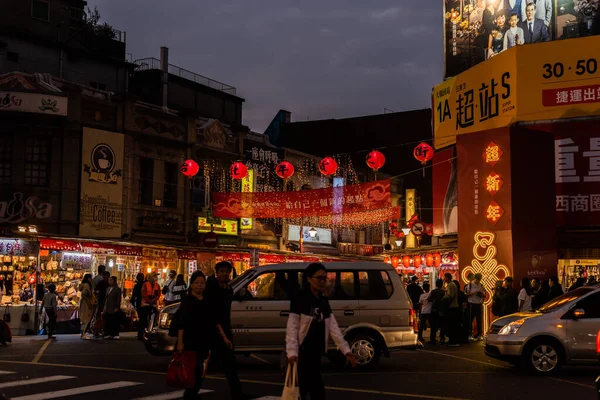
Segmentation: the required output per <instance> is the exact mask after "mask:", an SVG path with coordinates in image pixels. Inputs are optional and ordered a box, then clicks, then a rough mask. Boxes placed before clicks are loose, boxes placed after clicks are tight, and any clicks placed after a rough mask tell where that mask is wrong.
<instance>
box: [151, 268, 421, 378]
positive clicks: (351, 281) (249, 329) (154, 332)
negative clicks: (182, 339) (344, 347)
mask: <svg viewBox="0 0 600 400" xmlns="http://www.w3.org/2000/svg"><path fill="white" fill-rule="evenodd" d="M307 266H308V264H307V263H288V264H272V265H265V266H262V267H257V268H253V269H250V270H248V271H246V272H244V273H243V274H242V275H240V276H238V277H237V278H236V279H234V280H233V281H232V282H231V283H230V285H231V287H232V288H233V292H234V301H233V304H232V306H231V322H232V328H233V334H234V342H235V343H234V345H235V349H236V352H239V353H245V354H250V353H282V352H283V351H284V350H285V331H286V324H287V319H288V318H287V317H288V315H289V308H290V298H291V297H292V296H293V295H294V294H295V293H296V292H297V291H298V290H300V288H301V284H302V274H303V271H304V270H305V269H306V267H307ZM325 266H326V268H327V278H328V284H329V285H328V289H329V301H330V304H331V308H332V310H333V312H334V314H335V317H336V319H337V321H338V324H339V325H340V328H341V329H342V332H343V333H344V336H345V338H346V340H347V341H348V342H349V344H350V347H351V348H352V351H353V352H354V354H355V355H356V356H357V359H358V362H359V365H361V366H363V367H364V366H371V365H374V364H376V363H377V361H378V360H379V358H380V356H381V355H382V354H383V355H385V356H386V357H389V356H390V353H391V352H393V351H396V350H399V349H415V348H416V347H417V329H416V317H415V314H414V311H413V310H412V304H411V301H410V298H409V297H408V293H407V292H406V289H405V287H404V285H403V284H402V282H401V280H400V278H399V276H398V274H397V273H396V271H395V270H394V268H393V267H392V266H390V265H389V264H385V263H379V262H334V263H326V264H325ZM178 307H179V306H178V305H176V304H175V305H172V306H169V307H166V308H165V309H163V311H162V312H161V313H160V314H159V315H158V318H157V323H156V324H152V326H150V328H149V329H148V332H147V333H146V336H145V339H144V342H145V344H146V348H147V349H148V351H149V352H150V353H152V354H155V355H160V354H170V353H172V352H173V351H174V349H175V341H176V339H175V338H173V337H169V335H168V329H169V326H170V323H171V318H172V317H173V315H174V313H175V311H176V310H177V308H178ZM334 353H335V352H332V357H335V356H334V355H333V354H334Z"/></svg>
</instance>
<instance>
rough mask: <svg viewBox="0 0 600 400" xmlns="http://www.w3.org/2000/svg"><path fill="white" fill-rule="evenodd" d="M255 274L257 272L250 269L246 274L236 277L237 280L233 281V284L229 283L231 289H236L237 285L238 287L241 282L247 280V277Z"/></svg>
mask: <svg viewBox="0 0 600 400" xmlns="http://www.w3.org/2000/svg"><path fill="white" fill-rule="evenodd" d="M254 272H256V271H254V270H253V269H248V270H246V271H245V272H244V273H242V274H241V275H238V276H236V277H235V279H233V280H232V281H231V282H229V287H231V288H234V287H236V285H237V284H238V283H239V282H241V281H243V280H244V279H246V277H247V276H248V275H251V274H254Z"/></svg>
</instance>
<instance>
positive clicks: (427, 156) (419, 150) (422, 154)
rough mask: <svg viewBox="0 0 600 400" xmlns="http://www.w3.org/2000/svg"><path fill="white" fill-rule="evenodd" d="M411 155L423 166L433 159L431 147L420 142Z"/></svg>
mask: <svg viewBox="0 0 600 400" xmlns="http://www.w3.org/2000/svg"><path fill="white" fill-rule="evenodd" d="M413 155H414V156H415V158H416V159H417V160H419V161H421V164H423V165H425V164H426V163H427V161H429V160H431V159H432V158H433V147H431V146H430V145H428V144H427V143H425V142H421V143H419V145H418V146H417V147H415V149H414V150H413Z"/></svg>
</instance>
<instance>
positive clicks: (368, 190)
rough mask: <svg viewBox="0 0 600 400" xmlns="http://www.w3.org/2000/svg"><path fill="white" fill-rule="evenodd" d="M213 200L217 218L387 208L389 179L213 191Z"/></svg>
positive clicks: (320, 213) (342, 212)
mask: <svg viewBox="0 0 600 400" xmlns="http://www.w3.org/2000/svg"><path fill="white" fill-rule="evenodd" d="M212 201H213V214H214V216H215V217H220V218H298V217H306V216H327V215H332V214H345V213H356V212H361V211H369V210H377V209H381V208H386V207H389V206H390V204H391V197H390V181H389V180H383V181H376V182H368V183H362V184H359V185H349V186H343V187H341V188H340V187H338V188H335V189H334V188H326V189H315V190H303V191H298V192H253V193H213V194H212ZM334 210H335V212H334Z"/></svg>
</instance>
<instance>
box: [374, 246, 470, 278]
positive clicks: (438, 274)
mask: <svg viewBox="0 0 600 400" xmlns="http://www.w3.org/2000/svg"><path fill="white" fill-rule="evenodd" d="M384 262H386V263H388V264H392V266H393V267H394V268H396V271H397V272H398V274H400V275H402V276H403V277H404V281H405V282H406V283H408V281H409V279H410V278H411V277H412V276H416V277H417V278H419V281H421V282H429V283H430V284H433V283H434V282H435V280H436V279H438V278H442V277H443V276H444V275H445V274H446V273H450V274H451V275H452V279H453V280H460V279H459V274H458V270H459V264H458V252H456V251H455V250H430V251H428V252H424V251H423V250H415V251H412V252H410V253H408V252H404V253H398V254H395V255H386V256H385V257H384Z"/></svg>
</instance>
